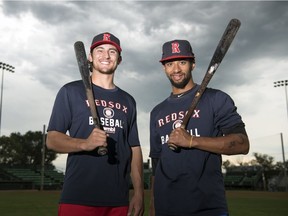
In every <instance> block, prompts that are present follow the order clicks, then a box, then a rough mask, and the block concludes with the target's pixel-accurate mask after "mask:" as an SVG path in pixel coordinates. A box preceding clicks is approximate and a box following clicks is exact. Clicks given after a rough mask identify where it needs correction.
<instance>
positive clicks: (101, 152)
mask: <svg viewBox="0 0 288 216" xmlns="http://www.w3.org/2000/svg"><path fill="white" fill-rule="evenodd" d="M97 153H98V154H99V155H101V156H104V155H106V154H107V153H108V149H107V148H106V147H104V146H100V147H99V148H98V149H97Z"/></svg>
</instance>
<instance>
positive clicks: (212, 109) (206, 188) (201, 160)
mask: <svg viewBox="0 0 288 216" xmlns="http://www.w3.org/2000/svg"><path fill="white" fill-rule="evenodd" d="M198 88H199V85H196V86H195V87H194V88H192V89H191V90H190V91H189V92H187V93H185V94H184V95H182V96H181V95H180V97H175V96H172V95H171V96H170V97H168V98H167V99H166V100H164V101H163V102H162V103H160V104H158V105H157V106H156V107H155V108H154V109H153V110H152V111H151V114H150V157H151V158H158V159H159V162H158V165H157V167H156V171H155V184H154V199H155V210H156V213H158V214H160V215H178V216H180V215H189V216H191V215H199V216H200V215H205V216H209V215H213V216H215V215H221V214H225V213H227V212H228V210H227V204H226V198H225V188H224V182H223V176H222V171H221V165H222V158H221V155H219V154H214V153H210V152H207V151H202V150H199V149H193V148H192V149H185V148H181V150H180V152H174V151H172V150H171V149H169V148H168V145H167V140H168V138H169V134H170V133H171V131H172V130H173V129H175V128H176V127H179V126H180V125H181V123H182V120H183V118H184V116H185V113H186V112H187V110H188V109H189V107H190V105H191V102H192V99H193V98H194V96H195V93H196V91H197V89H198ZM237 124H243V122H242V120H241V116H240V115H239V114H238V113H237V109H236V107H235V105H234V102H233V100H232V99H231V98H230V96H228V95H227V94H226V93H224V92H222V91H220V90H215V89H211V88H207V89H206V90H205V92H204V93H203V95H202V97H201V99H200V101H199V103H198V105H197V107H196V109H195V111H194V113H193V115H192V117H191V118H190V120H189V122H188V124H187V128H186V129H187V131H188V132H189V133H190V134H191V135H192V134H193V135H194V136H196V137H198V136H199V137H200V136H202V137H217V136H223V135H224V134H223V131H225V130H227V129H229V128H231V127H233V126H235V125H237ZM243 125H244V124H243ZM243 127H244V126H243Z"/></svg>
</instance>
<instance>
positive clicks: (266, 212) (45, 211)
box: [0, 191, 288, 216]
mask: <svg viewBox="0 0 288 216" xmlns="http://www.w3.org/2000/svg"><path fill="white" fill-rule="evenodd" d="M149 192H150V191H145V193H146V195H145V203H146V209H147V207H148V203H149ZM59 196H60V191H42V192H41V191H0V215H1V216H56V215H57V202H58V199H59ZM227 199H228V205H229V210H230V216H287V215H288V192H257V191H227ZM146 215H147V216H148V210H146V211H145V216H146Z"/></svg>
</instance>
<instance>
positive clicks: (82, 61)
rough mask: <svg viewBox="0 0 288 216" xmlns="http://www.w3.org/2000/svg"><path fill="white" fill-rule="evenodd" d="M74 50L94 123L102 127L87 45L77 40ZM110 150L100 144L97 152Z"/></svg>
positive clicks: (103, 152)
mask: <svg viewBox="0 0 288 216" xmlns="http://www.w3.org/2000/svg"><path fill="white" fill-rule="evenodd" d="M74 50H75V54H76V59H77V63H78V67H79V71H80V74H81V77H82V81H83V84H84V86H85V90H86V96H87V99H88V103H89V107H90V111H91V115H92V118H93V124H94V126H95V127H96V128H100V121H99V117H98V114H97V109H96V104H95V99H94V94H93V89H92V82H91V78H90V71H89V65H88V59H87V56H86V52H85V47H84V44H83V42H82V41H77V42H75V43H74ZM107 152H108V150H107V148H106V147H104V146H100V147H98V148H97V153H98V154H99V155H106V154H107Z"/></svg>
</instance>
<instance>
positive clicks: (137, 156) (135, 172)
mask: <svg viewBox="0 0 288 216" xmlns="http://www.w3.org/2000/svg"><path fill="white" fill-rule="evenodd" d="M131 180H132V184H133V188H134V193H135V194H138V195H141V196H142V195H143V193H144V183H143V157H142V151H141V147H140V146H137V147H132V161H131Z"/></svg>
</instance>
